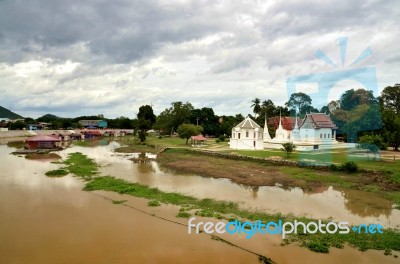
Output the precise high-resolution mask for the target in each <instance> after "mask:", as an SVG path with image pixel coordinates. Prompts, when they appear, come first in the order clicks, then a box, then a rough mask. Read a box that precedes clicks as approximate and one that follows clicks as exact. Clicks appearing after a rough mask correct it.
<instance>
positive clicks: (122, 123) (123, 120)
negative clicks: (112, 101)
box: [113, 116, 133, 129]
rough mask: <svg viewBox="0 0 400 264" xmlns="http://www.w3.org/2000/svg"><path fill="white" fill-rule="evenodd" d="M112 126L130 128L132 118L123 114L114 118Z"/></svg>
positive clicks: (131, 126)
mask: <svg viewBox="0 0 400 264" xmlns="http://www.w3.org/2000/svg"><path fill="white" fill-rule="evenodd" d="M113 125H114V128H121V129H132V128H133V123H132V120H131V119H129V118H128V117H125V116H120V117H117V118H116V119H115V122H114V124H113Z"/></svg>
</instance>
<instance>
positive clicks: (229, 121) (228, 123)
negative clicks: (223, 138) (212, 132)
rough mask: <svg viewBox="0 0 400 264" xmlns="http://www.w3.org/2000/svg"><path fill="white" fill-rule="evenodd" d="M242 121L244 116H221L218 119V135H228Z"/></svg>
mask: <svg viewBox="0 0 400 264" xmlns="http://www.w3.org/2000/svg"><path fill="white" fill-rule="evenodd" d="M243 120H244V116H243V115H242V114H237V115H236V116H221V117H220V118H219V134H220V135H230V134H231V132H232V128H233V127H234V126H236V125H237V124H239V123H240V122H242V121H243Z"/></svg>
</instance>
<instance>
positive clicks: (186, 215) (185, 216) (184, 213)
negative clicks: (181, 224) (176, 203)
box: [176, 211, 192, 218]
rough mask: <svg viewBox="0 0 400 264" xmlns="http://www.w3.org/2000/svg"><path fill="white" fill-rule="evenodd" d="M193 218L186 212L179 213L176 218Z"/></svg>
mask: <svg viewBox="0 0 400 264" xmlns="http://www.w3.org/2000/svg"><path fill="white" fill-rule="evenodd" d="M191 216H192V215H191V214H190V213H188V212H185V211H179V212H178V214H177V215H176V217H179V218H189V217H191Z"/></svg>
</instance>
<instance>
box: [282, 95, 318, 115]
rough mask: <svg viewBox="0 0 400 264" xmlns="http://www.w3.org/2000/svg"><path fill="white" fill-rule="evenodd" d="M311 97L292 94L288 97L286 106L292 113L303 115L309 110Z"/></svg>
mask: <svg viewBox="0 0 400 264" xmlns="http://www.w3.org/2000/svg"><path fill="white" fill-rule="evenodd" d="M311 102H312V100H311V97H310V96H309V95H307V94H305V93H294V94H292V95H291V96H290V98H289V101H287V102H286V104H285V105H286V106H287V107H288V108H289V109H290V110H291V112H292V113H299V114H300V113H301V114H305V113H306V112H307V111H309V110H310V109H311Z"/></svg>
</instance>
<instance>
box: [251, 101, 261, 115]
mask: <svg viewBox="0 0 400 264" xmlns="http://www.w3.org/2000/svg"><path fill="white" fill-rule="evenodd" d="M251 102H252V103H253V104H252V105H251V107H253V113H254V118H255V119H256V118H257V114H259V113H260V112H261V105H260V102H261V101H260V99H259V98H255V99H254V100H253V101H251Z"/></svg>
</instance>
